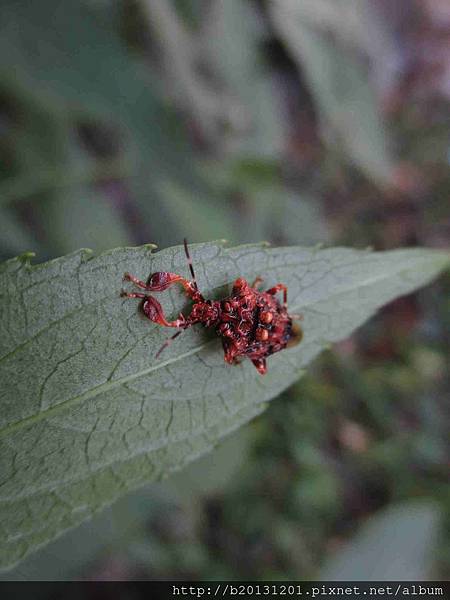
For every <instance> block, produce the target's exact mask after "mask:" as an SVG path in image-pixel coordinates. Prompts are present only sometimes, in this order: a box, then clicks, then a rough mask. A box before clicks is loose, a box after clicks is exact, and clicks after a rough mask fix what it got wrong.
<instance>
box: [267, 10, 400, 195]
mask: <svg viewBox="0 0 450 600" xmlns="http://www.w3.org/2000/svg"><path fill="white" fill-rule="evenodd" d="M332 4H334V6H332ZM332 4H331V3H324V2H315V3H312V2H309V1H307V0H300V1H297V2H290V1H289V2H280V1H279V0H277V1H276V2H274V3H272V4H271V16H272V19H273V21H274V24H275V26H276V28H277V30H278V32H279V35H280V36H281V38H282V39H283V40H284V41H285V43H286V46H287V48H288V50H289V51H290V52H291V54H292V58H293V59H294V60H295V61H296V62H297V63H298V64H299V65H300V67H301V69H302V71H303V72H304V74H305V77H306V78H307V80H308V83H309V85H310V88H311V92H312V94H313V96H314V98H315V101H316V102H317V105H318V108H319V111H320V113H321V115H322V118H323V121H324V128H323V134H324V137H325V139H326V140H327V141H332V142H333V146H334V147H335V148H337V149H338V150H339V151H343V152H344V153H345V154H346V155H347V157H348V158H350V159H351V160H352V161H353V163H354V164H355V165H357V166H358V167H359V168H360V169H362V171H363V172H365V173H366V175H367V176H368V177H370V178H372V179H373V180H374V181H376V182H378V183H380V184H386V182H389V181H390V179H391V176H392V157H391V152H390V147H389V146H390V142H389V137H388V134H387V131H386V127H385V124H384V122H383V119H382V117H381V115H380V112H379V110H378V106H377V101H376V100H377V99H376V94H375V90H374V89H373V88H372V86H371V85H370V78H369V74H368V70H367V67H366V66H365V64H364V61H363V59H362V57H361V56H358V53H357V52H355V48H351V47H350V48H349V46H351V45H352V43H354V42H355V40H354V39H349V32H350V30H351V28H352V26H353V30H354V32H353V37H356V38H362V39H364V38H365V37H366V38H367V32H366V30H365V24H364V19H363V17H362V15H359V14H358V13H359V11H362V7H361V6H356V5H355V4H354V3H353V2H351V1H348V2H345V3H340V6H339V7H336V6H335V3H332ZM358 9H359V11H358ZM330 11H331V14H330ZM358 16H359V18H358ZM345 21H346V22H347V26H346V27H344V28H343V22H345ZM319 24H321V25H322V28H320V27H319ZM331 24H333V25H334V27H333V29H334V30H336V31H335V33H337V34H339V35H340V37H341V38H342V37H344V38H346V39H345V41H346V42H347V43H343V41H342V39H341V40H336V41H335V40H333V39H331V38H330V35H329V31H328V29H329V28H330V27H331ZM348 24H352V26H350V27H349V26H348ZM343 29H344V32H343V31H342V30H343ZM355 30H357V31H355ZM339 35H338V37H339Z"/></svg>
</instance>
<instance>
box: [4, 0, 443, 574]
mask: <svg viewBox="0 0 450 600" xmlns="http://www.w3.org/2000/svg"><path fill="white" fill-rule="evenodd" d="M333 4H334V3H333V2H330V1H327V0H320V1H319V0H315V1H314V2H310V1H308V0H298V2H288V1H287V0H286V1H285V2H275V1H274V2H270V3H269V2H262V1H261V2H256V1H250V0H249V1H245V0H227V2H217V1H211V2H209V3H204V2H193V1H190V0H189V1H176V2H170V1H169V0H152V1H151V2H150V1H146V0H142V1H137V0H121V1H120V2H112V1H109V0H82V1H80V2H70V1H69V0H59V1H56V0H42V1H41V2H33V1H32V0H22V1H21V2H17V1H16V0H3V2H2V5H1V8H0V133H1V136H0V258H2V259H6V258H9V257H10V256H13V255H16V254H20V253H21V252H24V251H27V250H32V251H35V252H37V254H38V260H39V261H41V260H42V261H43V260H45V259H48V258H51V257H54V256H58V255H61V254H64V253H67V252H70V251H72V250H75V249H77V248H79V247H81V246H88V247H91V248H93V249H94V250H95V251H101V250H104V249H107V248H111V247H114V246H120V245H126V244H130V245H131V244H136V243H144V242H156V243H158V244H159V245H161V246H169V245H173V244H177V243H179V242H180V240H181V239H182V238H183V237H184V236H186V237H187V238H188V239H189V240H190V241H192V242H195V241H206V240H211V239H214V238H226V239H229V240H230V241H231V242H235V243H239V242H250V241H261V240H262V239H267V240H269V241H271V242H274V243H285V244H289V243H294V242H295V243H296V244H301V243H303V244H313V243H317V242H322V241H332V242H333V243H345V244H351V245H356V246H363V247H364V246H367V245H369V244H373V245H375V246H376V247H377V248H380V249H383V248H391V247H397V246H403V245H414V244H416V243H420V244H421V245H430V246H442V245H444V244H447V243H448V231H449V229H448V225H447V219H448V190H449V188H450V178H449V174H448V173H449V171H448V160H447V151H448V150H447V149H448V121H446V109H445V98H444V99H443V98H442V96H440V95H439V93H438V92H437V91H436V89H437V88H436V84H435V83H434V80H433V79H432V76H431V74H430V71H429V70H427V68H429V67H427V65H425V66H423V64H422V63H421V62H420V60H418V61H416V62H414V61H413V62H412V64H410V63H408V61H406V59H404V57H403V56H402V55H401V54H400V55H394V54H391V55H390V58H392V61H391V62H392V64H397V63H398V64H404V63H405V61H406V63H407V64H408V65H409V66H408V68H407V69H406V70H405V71H404V72H403V79H402V74H401V73H400V72H399V73H397V74H396V75H395V77H397V79H398V81H396V82H395V81H394V83H391V87H390V88H389V89H387V87H386V85H385V87H384V88H382V87H380V85H378V87H376V86H375V85H374V82H375V83H377V82H378V84H379V80H380V77H378V79H377V77H376V75H377V73H378V75H379V73H380V72H382V73H387V72H388V70H389V67H390V65H391V63H389V60H387V59H386V54H385V52H393V50H392V48H395V51H396V52H399V53H401V52H402V47H405V48H406V50H405V51H404V53H405V54H407V52H409V54H407V56H408V57H409V56H410V55H411V53H412V50H411V48H414V47H415V46H416V45H417V44H416V43H414V44H412V45H409V46H408V38H407V36H408V31H409V30H408V27H409V28H410V31H411V32H412V33H411V35H412V34H414V35H415V36H416V37H415V38H414V40H416V39H417V37H418V36H419V35H420V34H421V33H422V35H423V36H426V33H424V32H422V30H421V29H420V27H419V25H418V24H417V23H420V19H419V21H417V18H416V12H417V11H419V8H418V7H416V4H417V3H411V8H410V9H409V10H410V11H411V12H410V13H409V16H410V21H408V25H405V27H403V24H404V23H405V22H406V21H405V20H402V27H401V28H400V27H398V28H397V29H398V31H396V32H394V33H393V30H394V29H395V27H394V26H393V24H395V23H394V19H392V23H393V24H392V23H390V21H389V18H390V15H389V14H388V13H386V14H384V13H383V12H382V10H381V8H380V7H378V10H380V11H381V12H380V13H377V14H375V13H376V10H375V9H374V7H373V5H374V3H369V2H366V1H361V2H358V3H356V4H358V8H357V10H356V9H355V6H356V5H355V2H353V1H352V0H346V1H345V2H344V1H343V2H341V3H340V10H339V11H336V7H335V6H333ZM379 4H380V6H381V4H382V3H379ZM388 4H390V6H391V7H394V6H396V5H397V4H398V3H397V2H394V1H393V2H391V3H388ZM369 5H371V6H369ZM413 5H414V7H413ZM422 9H423V8H422ZM383 10H386V11H388V9H387V8H385V9H383ZM423 10H424V9H423ZM374 11H375V12H374ZM415 11H416V12H415ZM383 15H384V16H383ZM386 15H387V16H386ZM391 16H392V15H391ZM419 16H420V13H419ZM375 17H377V18H375ZM414 18H416V21H415V20H414ZM423 18H425V17H423ZM402 19H403V14H402ZM411 23H413V24H414V23H415V25H414V26H413V25H411ZM430 27H431V26H430ZM400 30H401V31H403V34H402V35H404V36H406V37H403V38H402V37H400V38H399V37H395V36H398V35H400V34H399V33H398V32H399V31H400ZM430 30H431V31H433V30H432V29H430ZM436 39H437V38H436V36H434V38H433V40H434V41H433V43H436ZM426 41H427V38H426V37H424V38H423V40H422V42H423V44H425V42H426ZM424 47H425V46H424ZM408 49H409V50H408ZM434 54H435V53H434V51H433V55H434ZM402 60H403V63H402ZM409 60H410V61H411V60H412V59H409ZM395 61H397V62H395ZM369 66H371V68H369ZM408 69H409V70H408ZM421 69H422V70H421ZM399 71H400V68H399ZM434 72H435V71H433V73H434ZM433 76H434V75H433ZM386 78H387V76H386ZM386 78H385V79H386ZM423 82H425V84H424V83H423ZM380 98H382V99H383V102H381V99H380ZM382 106H384V113H383V110H382V109H381V107H382ZM386 106H390V107H391V108H390V111H391V112H389V110H388V109H387V108H386ZM392 107H394V108H392ZM446 123H447V125H446ZM448 292H449V283H448V281H446V280H444V282H443V283H441V284H436V285H435V286H433V287H432V288H430V289H429V290H425V291H423V292H421V293H420V294H419V295H416V296H414V297H410V298H408V299H406V300H405V301H401V302H400V303H396V304H395V305H394V306H393V307H390V308H388V309H386V310H385V311H384V312H383V313H382V314H381V315H380V316H379V317H378V318H377V319H376V320H374V321H373V322H372V323H370V324H368V325H367V326H366V327H364V328H363V329H362V331H361V333H360V334H358V336H356V337H355V338H353V339H352V340H350V341H349V342H348V343H346V344H341V345H340V346H339V347H338V348H337V349H336V350H334V351H333V352H330V353H329V355H328V356H327V357H324V358H323V359H321V361H320V362H318V363H317V364H316V367H315V370H314V372H313V373H312V374H310V375H309V376H307V377H306V378H304V379H303V380H302V381H301V382H299V383H298V384H297V385H295V386H294V387H293V388H292V389H291V390H289V391H288V392H287V393H286V394H284V395H283V396H282V397H281V398H279V399H278V400H276V401H274V402H273V403H272V405H271V406H270V408H269V410H268V411H267V412H266V413H265V415H264V416H263V417H261V418H260V419H258V420H257V421H256V422H253V423H252V424H251V426H249V427H248V429H246V430H245V431H243V432H240V433H239V434H238V437H237V438H235V439H232V440H231V441H230V442H229V443H227V442H225V444H224V448H219V449H218V451H217V452H216V453H215V454H213V455H211V456H210V457H209V458H208V460H209V462H207V463H201V464H199V465H194V466H193V467H191V468H190V470H188V471H186V472H184V473H183V475H182V476H181V475H180V477H178V478H177V477H175V478H173V480H171V481H170V482H167V484H161V485H160V486H152V487H150V488H148V490H146V491H145V492H141V493H140V494H139V495H135V496H132V497H130V498H129V499H128V500H125V501H122V502H120V503H118V504H117V505H116V506H115V507H113V508H112V509H111V510H110V511H109V512H107V513H106V514H105V515H103V516H102V517H99V518H98V519H96V520H93V521H92V523H90V524H89V523H88V524H85V525H83V526H82V528H80V529H79V530H77V531H75V532H72V533H70V534H68V535H67V536H65V537H64V538H63V539H61V540H60V541H58V542H56V543H55V544H54V545H53V546H50V547H49V548H47V549H46V550H44V551H42V552H41V553H38V554H37V555H36V556H34V557H30V558H29V559H28V560H27V561H26V562H25V563H24V564H23V565H22V566H21V567H19V568H18V569H17V570H16V571H13V572H12V575H11V576H12V577H18V578H45V577H48V578H62V579H64V578H66V577H75V576H80V574H84V575H86V574H89V573H91V574H92V576H94V577H104V578H114V577H117V578H133V577H138V576H147V577H169V578H170V577H193V578H197V577H199V578H214V577H244V578H250V577H253V576H255V577H261V578H271V577H274V578H281V579H282V578H287V577H290V578H294V579H302V578H306V577H313V576H316V575H317V574H318V573H319V572H320V567H321V565H322V564H323V563H324V561H325V558H326V557H328V556H330V555H332V554H333V552H335V551H336V550H338V551H340V549H341V548H344V545H345V543H346V541H348V540H349V539H351V538H352V536H353V535H354V534H355V532H356V531H357V530H358V528H359V527H360V526H364V523H365V521H366V518H367V517H369V516H370V515H372V514H373V513H375V512H377V511H382V510H385V509H386V508H387V507H389V506H390V505H391V504H397V505H399V506H403V509H402V510H403V512H402V510H400V509H399V510H400V512H395V511H394V512H393V513H389V515H390V517H389V518H390V519H391V521H390V523H391V525H390V527H391V528H392V527H395V523H396V522H397V523H400V522H409V521H408V520H407V515H408V514H409V515H413V517H411V518H417V519H418V520H420V519H421V518H422V517H421V516H420V514H422V513H420V514H419V513H417V509H416V508H414V506H415V505H414V506H413V507H411V504H409V503H408V502H409V501H410V500H411V499H421V501H422V502H423V505H422V506H425V509H424V511H425V512H424V513H423V514H424V515H425V516H424V517H423V519H422V521H421V523H422V524H423V528H422V529H421V527H419V526H418V527H417V531H418V532H421V533H420V535H421V537H420V536H419V537H416V538H415V537H414V531H412V532H411V531H410V532H409V533H410V535H411V537H408V536H404V553H405V555H407V549H408V548H409V547H411V546H414V544H416V545H417V547H419V546H420V544H422V546H426V545H427V544H428V545H429V546H430V548H431V546H432V545H433V544H434V533H435V530H436V528H437V527H438V524H439V515H447V516H446V517H445V518H446V524H447V525H448V519H449V517H448V508H449V501H450V498H449V488H448V482H447V471H446V469H447V465H448V457H447V455H446V447H445V441H446V436H447V435H448V430H446V414H445V410H444V406H443V405H444V399H445V398H448V393H449V389H450V385H449V381H448V373H447V371H448V366H447V364H446V359H447V357H448V350H449V339H448V336H447V337H446V335H445V333H444V332H445V331H449V330H450V327H449V325H450V322H449V316H448V315H449V314H450V311H449V308H450V307H449V303H448V300H447V298H448ZM446 369H447V371H446ZM205 460H206V459H205ZM206 474H207V475H206ZM213 475H214V476H216V475H219V476H218V477H217V480H216V481H214V477H213ZM408 511H409V512H408ZM419 512H420V511H419ZM405 515H406V517H405ZM430 515H431V516H430ZM405 519H406V521H405ZM444 524H445V521H444ZM424 528H425V529H424ZM377 531H378V532H379V533H378V535H383V534H382V533H381V532H382V531H383V528H382V527H381V526H380V528H379V529H378V530H377ZM423 531H425V534H424V533H423ZM443 531H444V527H442V526H441V527H440V532H441V533H440V537H439V539H438V542H437V544H438V545H437V546H434V548H435V552H434V562H433V565H434V566H433V571H432V573H433V574H434V575H435V576H440V575H441V576H445V573H446V572H448V568H449V567H450V552H449V544H448V540H446V539H445V537H444V535H443V533H442V532H443ZM374 535H375V537H376V533H375V534H374ZM366 541H367V540H366ZM369 545H370V544H369ZM374 547H376V540H374V542H373V545H372V548H374ZM400 551H401V548H400V549H399V552H400ZM419 554H420V553H419ZM426 554H427V553H426V552H425V550H424V552H423V557H425V555H426ZM368 556H369V557H370V558H368V559H367V560H372V561H373V557H372V555H371V554H370V552H369V554H368ZM421 556H422V554H421ZM423 560H425V558H424V559H423ZM427 568H428V567H427ZM328 569H329V571H328V572H333V569H332V568H331V567H328ZM342 569H343V570H344V571H345V569H344V567H342ZM424 569H425V566H424V564H422V566H421V567H420V568H419V569H418V571H417V570H416V572H420V574H423V572H424ZM334 572H335V571H334ZM356 576H357V574H355V577H356ZM6 577H7V576H6Z"/></svg>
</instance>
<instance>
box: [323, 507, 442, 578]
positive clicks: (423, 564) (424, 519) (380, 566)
mask: <svg viewBox="0 0 450 600" xmlns="http://www.w3.org/2000/svg"><path fill="white" fill-rule="evenodd" d="M441 522H442V515H441V513H440V510H439V507H438V506H437V505H436V504H434V503H433V502H431V501H427V500H425V501H424V500H420V501H417V500H416V501H413V502H407V503H404V504H399V505H398V506H393V507H390V508H388V509H387V510H385V511H383V512H381V513H380V514H377V515H375V517H372V518H371V519H369V520H368V522H367V523H365V524H364V526H363V527H362V528H361V531H359V532H358V534H357V535H356V536H355V538H354V539H353V540H352V541H351V542H350V543H349V544H348V546H347V547H346V548H344V549H342V548H341V549H340V550H339V553H338V554H337V555H336V556H334V557H333V558H332V559H331V560H329V561H328V563H327V564H326V565H325V567H324V568H323V570H322V572H321V574H320V579H321V580H324V581H356V580H359V581H364V580H366V581H389V580H394V581H422V580H426V579H428V578H429V577H430V576H431V573H432V564H433V560H432V559H433V552H434V551H435V550H436V546H437V538H438V534H439V529H440V526H441Z"/></svg>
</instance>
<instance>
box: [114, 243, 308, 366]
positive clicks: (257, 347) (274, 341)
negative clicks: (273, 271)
mask: <svg viewBox="0 0 450 600" xmlns="http://www.w3.org/2000/svg"><path fill="white" fill-rule="evenodd" d="M184 249H185V252H186V257H187V260H188V264H189V270H190V272H191V275H192V281H189V280H187V279H185V278H184V277H182V276H181V275H177V274H176V273H168V272H165V271H160V272H158V273H153V275H151V277H150V278H149V280H148V283H144V282H143V281H141V280H140V279H137V278H136V277H134V276H133V275H130V274H129V273H125V275H124V280H127V281H132V282H133V283H134V284H135V285H137V286H138V287H140V288H142V289H144V290H146V291H147V292H163V291H164V290H166V289H167V288H168V287H170V286H171V285H173V284H174V283H179V284H181V285H182V286H183V287H184V289H185V290H186V294H187V295H188V296H189V297H190V298H191V299H192V301H193V306H192V310H191V313H190V315H189V316H188V317H185V316H184V315H183V314H180V315H179V317H178V319H175V320H174V321H168V320H167V319H166V317H165V315H164V312H163V309H162V307H161V304H160V303H159V302H158V300H156V299H155V298H154V297H153V296H150V295H147V294H143V293H131V294H130V293H127V292H124V291H123V292H122V296H125V297H127V298H143V300H144V302H143V305H142V310H143V312H144V314H145V315H146V317H148V318H149V319H150V321H153V322H154V323H158V325H163V326H164V327H177V328H178V329H179V331H177V332H176V333H175V335H173V336H172V337H171V338H169V339H168V340H167V341H166V342H165V343H164V344H163V346H162V347H161V348H160V349H159V351H158V353H157V354H156V356H159V355H160V354H161V352H162V351H163V350H164V349H165V348H166V347H167V346H168V345H169V344H170V343H171V341H172V340H174V339H175V338H176V337H178V336H179V335H180V334H181V333H182V331H183V330H184V329H187V328H188V327H191V326H192V325H195V324H196V323H201V324H202V325H203V326H204V327H214V329H215V330H216V333H217V334H218V335H219V336H220V337H221V338H222V345H223V349H224V353H225V357H224V358H225V361H226V362H227V363H229V364H237V363H238V362H239V361H238V359H239V357H242V356H243V357H245V356H246V357H248V358H250V360H251V361H252V362H253V364H254V365H255V367H256V369H257V370H258V372H259V373H261V375H264V373H266V371H267V366H266V358H267V357H268V356H270V355H271V354H275V352H279V351H280V350H283V349H284V348H286V347H290V346H293V345H296V344H298V343H299V342H300V341H301V339H302V337H303V332H302V330H301V328H300V326H299V325H298V324H296V323H295V324H294V323H293V320H296V319H301V316H300V315H290V314H289V313H288V311H287V287H286V286H285V285H284V284H282V283H278V284H277V285H275V286H274V287H272V288H270V289H268V290H267V291H265V292H259V291H258V289H257V287H258V285H259V284H260V283H261V282H262V279H261V277H257V278H256V280H255V281H254V282H253V284H252V285H249V284H248V283H247V281H246V280H245V279H243V278H242V277H239V278H238V279H236V281H235V282H234V285H233V289H232V291H231V295H230V296H228V298H224V299H223V300H205V299H204V297H203V296H202V294H201V293H200V292H199V290H198V286H197V281H196V278H195V273H194V268H193V266H192V259H191V257H190V255H189V250H188V247H187V242H186V240H184ZM278 292H283V303H282V304H281V303H280V302H279V300H278V299H277V298H276V294H277V293H278Z"/></svg>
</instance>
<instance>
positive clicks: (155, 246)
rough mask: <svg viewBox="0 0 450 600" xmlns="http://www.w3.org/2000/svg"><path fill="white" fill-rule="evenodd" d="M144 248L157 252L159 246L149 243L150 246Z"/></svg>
mask: <svg viewBox="0 0 450 600" xmlns="http://www.w3.org/2000/svg"><path fill="white" fill-rule="evenodd" d="M143 247H144V248H145V249H146V250H150V251H152V250H157V248H158V245H157V244H152V243H151V242H149V243H148V244H143Z"/></svg>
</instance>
